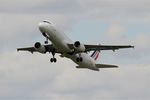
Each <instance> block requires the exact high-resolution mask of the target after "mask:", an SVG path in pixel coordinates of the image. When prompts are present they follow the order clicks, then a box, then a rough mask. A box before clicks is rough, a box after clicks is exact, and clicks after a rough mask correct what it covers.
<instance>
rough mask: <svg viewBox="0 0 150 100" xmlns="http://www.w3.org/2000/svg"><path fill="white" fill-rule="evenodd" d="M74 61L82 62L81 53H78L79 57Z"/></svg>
mask: <svg viewBox="0 0 150 100" xmlns="http://www.w3.org/2000/svg"><path fill="white" fill-rule="evenodd" d="M76 61H77V62H82V61H83V58H82V57H81V54H79V57H77V58H76Z"/></svg>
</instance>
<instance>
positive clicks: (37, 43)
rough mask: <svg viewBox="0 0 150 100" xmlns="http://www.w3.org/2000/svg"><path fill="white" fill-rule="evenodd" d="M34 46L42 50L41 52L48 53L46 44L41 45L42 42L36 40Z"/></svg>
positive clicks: (39, 50)
mask: <svg viewBox="0 0 150 100" xmlns="http://www.w3.org/2000/svg"><path fill="white" fill-rule="evenodd" d="M34 48H35V49H36V50H37V51H38V52H40V53H46V48H45V46H44V45H41V43H40V42H36V43H35V44H34Z"/></svg>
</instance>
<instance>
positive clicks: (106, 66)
mask: <svg viewBox="0 0 150 100" xmlns="http://www.w3.org/2000/svg"><path fill="white" fill-rule="evenodd" d="M96 67H97V68H118V66H116V65H107V64H96Z"/></svg>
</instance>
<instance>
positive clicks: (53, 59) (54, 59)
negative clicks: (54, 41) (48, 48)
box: [50, 50, 57, 63]
mask: <svg viewBox="0 0 150 100" xmlns="http://www.w3.org/2000/svg"><path fill="white" fill-rule="evenodd" d="M52 55H53V58H50V62H54V63H55V62H57V59H56V58H55V50H53V51H52Z"/></svg>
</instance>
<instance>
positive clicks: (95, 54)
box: [91, 50, 100, 60]
mask: <svg viewBox="0 0 150 100" xmlns="http://www.w3.org/2000/svg"><path fill="white" fill-rule="evenodd" d="M99 54H100V51H99V50H95V51H94V52H93V53H92V55H91V57H92V58H93V59H94V60H97V58H98V57H99Z"/></svg>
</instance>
